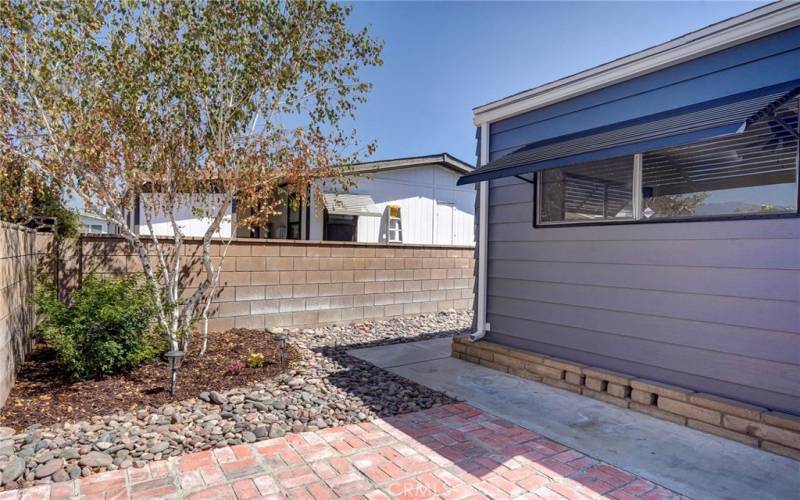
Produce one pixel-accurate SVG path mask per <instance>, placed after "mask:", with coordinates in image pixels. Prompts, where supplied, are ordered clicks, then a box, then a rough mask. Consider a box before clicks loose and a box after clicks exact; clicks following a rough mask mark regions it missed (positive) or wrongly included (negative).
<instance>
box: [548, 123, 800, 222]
mask: <svg viewBox="0 0 800 500" xmlns="http://www.w3.org/2000/svg"><path fill="white" fill-rule="evenodd" d="M798 114H800V110H798ZM797 128H798V131H800V120H798V126H797ZM631 156H633V158H632V160H633V196H632V200H631V206H632V208H633V219H618V220H599V221H558V222H542V221H541V220H540V219H539V216H540V215H541V210H540V209H539V200H541V187H542V182H541V176H542V171H538V172H535V173H534V176H533V182H534V186H533V227H534V228H537V229H538V228H549V227H574V226H611V225H615V226H616V225H620V224H622V225H626V224H671V223H679V222H718V221H741V220H761V219H793V218H798V217H800V139H798V141H797V148H796V151H795V164H794V171H795V181H794V182H795V195H794V196H795V211H794V212H783V213H766V214H758V213H751V214H729V215H710V216H705V217H664V218H657V219H647V218H645V217H642V201H643V197H642V170H643V158H644V153H636V154H634V155H631ZM561 168H568V167H561Z"/></svg>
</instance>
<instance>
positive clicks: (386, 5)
mask: <svg viewBox="0 0 800 500" xmlns="http://www.w3.org/2000/svg"><path fill="white" fill-rule="evenodd" d="M763 3H764V2H644V1H642V2H529V3H508V2H480V3H474V2H473V3H464V2H417V3H408V2H369V3H367V2H358V3H354V4H353V14H352V16H351V23H352V26H353V27H360V26H364V25H369V26H370V27H371V29H372V33H373V35H374V36H376V37H378V38H380V39H382V40H383V41H384V42H385V48H384V52H383V59H384V65H383V66H382V67H379V68H374V69H369V70H367V71H365V72H364V77H365V79H367V80H368V81H371V82H372V83H373V84H374V89H373V92H372V93H371V94H370V96H369V102H368V103H367V104H365V105H363V106H362V107H361V109H360V110H359V113H358V116H357V120H356V123H355V126H356V128H357V129H358V132H359V136H360V138H361V139H362V141H367V140H370V139H377V141H378V150H377V152H376V153H375V155H373V156H372V157H371V159H373V160H380V159H388V158H397V157H402V156H418V155H424V154H432V153H440V152H444V151H446V152H448V153H451V154H453V155H455V156H457V157H459V158H461V159H463V160H465V161H468V162H470V163H473V162H474V160H475V157H474V152H475V139H474V137H475V128H474V126H473V124H472V108H473V107H475V106H478V105H481V104H485V103H487V102H489V101H492V100H495V99H499V98H502V97H505V96H507V95H510V94H513V93H516V92H519V91H521V90H525V89H528V88H531V87H534V86H536V85H540V84H542V83H546V82H549V81H552V80H555V79H558V78H561V77H564V76H567V75H570V74H572V73H575V72H578V71H581V70H583V69H586V68H590V67H592V66H596V65H598V64H602V63H604V62H607V61H609V60H611V59H615V58H617V57H620V56H624V55H626V54H629V53H631V52H635V51H638V50H641V49H644V48H647V47H649V46H652V45H655V44H658V43H660V42H664V41H666V40H669V39H671V38H674V37H676V36H680V35H682V34H684V33H687V32H689V31H693V30H696V29H699V28H702V27H704V26H707V25H708V24H712V23H714V22H717V21H721V20H723V19H725V18H728V17H731V16H734V15H737V14H741V13H743V12H746V11H748V10H751V9H753V8H756V7H758V6H759V5H762V4H763Z"/></svg>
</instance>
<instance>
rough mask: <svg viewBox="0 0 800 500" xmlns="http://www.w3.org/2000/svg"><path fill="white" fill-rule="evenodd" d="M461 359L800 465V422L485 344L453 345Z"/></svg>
mask: <svg viewBox="0 0 800 500" xmlns="http://www.w3.org/2000/svg"><path fill="white" fill-rule="evenodd" d="M452 354H453V356H454V357H456V358H458V359H463V360H464V361H469V362H471V363H477V364H480V365H483V366H486V367H488V368H492V369H495V370H499V371H502V372H506V373H510V374H512V375H516V376H519V377H522V378H525V379H528V380H533V381H536V382H542V383H544V384H547V385H551V386H553V387H558V388H560V389H565V390H568V391H571V392H574V393H576V394H582V395H584V396H588V397H590V398H594V399H597V400H600V401H605V402H606V403H611V404H613V405H617V406H619V407H622V408H628V409H631V410H634V411H638V412H640V413H645V414H647V415H650V416H652V417H656V418H660V419H663V420H668V421H670V422H673V423H676V424H680V425H685V426H688V427H691V428H693V429H697V430H699V431H703V432H707V433H710V434H714V435H717V436H720V437H724V438H727V439H732V440H735V441H739V442H740V443H744V444H746V445H748V446H752V447H755V448H761V449H763V450H766V451H770V452H772V453H776V454H779V455H784V456H787V457H790V458H793V459H795V460H800V416H797V415H791V414H788V413H782V412H779V411H772V410H769V409H767V408H763V407H760V406H754V405H750V404H747V403H743V402H739V401H735V400H732V399H727V398H723V397H720V396H715V395H713V394H705V393H700V392H695V391H692V390H690V389H685V388H682V387H676V386H673V385H668V384H662V383H660V382H655V381H651V380H645V379H640V378H636V377H633V376H631V375H626V374H624V373H618V372H614V371H610V370H604V369H601V368H595V367H591V366H586V365H582V364H579V363H573V362H571V361H565V360H562V359H558V358H553V357H550V356H546V355H543V354H538V353H534V352H529V351H521V350H518V349H514V348H511V347H506V346H502V345H499V344H495V343H492V342H488V341H485V340H481V341H478V342H469V341H468V340H466V339H465V338H462V337H456V338H454V339H453V345H452Z"/></svg>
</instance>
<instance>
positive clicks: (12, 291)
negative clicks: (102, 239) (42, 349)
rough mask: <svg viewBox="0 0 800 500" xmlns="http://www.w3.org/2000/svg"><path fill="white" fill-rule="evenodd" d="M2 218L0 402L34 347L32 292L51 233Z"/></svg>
mask: <svg viewBox="0 0 800 500" xmlns="http://www.w3.org/2000/svg"><path fill="white" fill-rule="evenodd" d="M38 240H39V241H37V233H36V232H34V231H32V230H30V229H27V228H24V227H22V226H18V225H14V224H8V223H5V222H0V406H2V405H3V403H5V400H6V398H7V397H8V393H9V391H10V390H11V387H12V386H13V385H14V380H15V376H16V372H17V369H18V368H19V367H20V365H21V364H22V362H23V361H24V359H25V355H26V354H27V352H28V350H29V349H30V347H31V345H32V342H31V332H32V330H33V328H34V327H35V325H36V315H35V307H34V305H33V301H32V294H33V290H34V285H35V282H36V269H37V265H38V262H39V254H40V253H41V252H44V251H45V249H44V248H43V247H44V245H41V243H43V242H49V241H50V236H49V235H40V236H39V238H38Z"/></svg>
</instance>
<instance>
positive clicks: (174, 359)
mask: <svg viewBox="0 0 800 500" xmlns="http://www.w3.org/2000/svg"><path fill="white" fill-rule="evenodd" d="M183 355H184V352H183V351H169V352H168V353H166V354H164V357H165V358H167V361H168V362H169V371H170V374H171V375H170V379H171V381H172V383H171V385H170V391H169V392H170V394H171V395H172V397H175V386H176V385H177V383H178V368H180V367H181V364H183Z"/></svg>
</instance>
